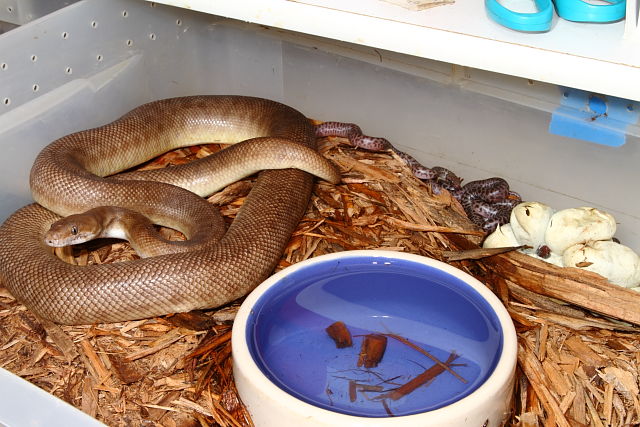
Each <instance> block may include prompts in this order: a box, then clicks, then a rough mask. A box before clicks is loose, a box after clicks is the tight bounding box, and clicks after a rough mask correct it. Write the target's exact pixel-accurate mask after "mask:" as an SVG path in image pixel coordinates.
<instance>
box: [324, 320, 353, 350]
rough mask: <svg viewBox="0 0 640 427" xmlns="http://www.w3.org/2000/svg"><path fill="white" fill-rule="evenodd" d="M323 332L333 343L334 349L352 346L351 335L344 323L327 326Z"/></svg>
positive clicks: (338, 322)
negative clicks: (325, 332) (334, 344)
mask: <svg viewBox="0 0 640 427" xmlns="http://www.w3.org/2000/svg"><path fill="white" fill-rule="evenodd" d="M325 331H327V334H328V335H329V336H330V337H331V339H333V341H335V343H336V348H345V347H351V346H352V345H353V341H352V339H351V333H350V332H349V329H348V328H347V325H345V324H344V322H340V321H337V322H334V323H332V324H331V325H329V326H328V327H327V328H326V329H325Z"/></svg>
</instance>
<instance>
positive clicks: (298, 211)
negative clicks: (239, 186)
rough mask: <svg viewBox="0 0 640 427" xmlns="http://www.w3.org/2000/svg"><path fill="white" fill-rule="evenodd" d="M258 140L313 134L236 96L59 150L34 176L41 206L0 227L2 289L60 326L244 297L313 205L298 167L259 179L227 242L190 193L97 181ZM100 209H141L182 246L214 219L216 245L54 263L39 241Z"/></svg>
mask: <svg viewBox="0 0 640 427" xmlns="http://www.w3.org/2000/svg"><path fill="white" fill-rule="evenodd" d="M261 136H268V137H275V138H285V139H288V140H292V141H295V142H296V143H299V144H302V145H305V146H307V147H310V148H312V149H315V137H314V130H313V127H312V126H311V124H310V123H309V122H308V120H307V119H306V118H305V117H304V116H303V115H302V114H300V113H299V112H297V111H296V110H294V109H292V108H290V107H287V106H285V105H282V104H279V103H276V102H273V101H268V100H264V99H259V98H246V97H236V96H195V97H185V98H173V99H168V100H161V101H156V102H152V103H149V104H145V105H143V106H141V107H138V108H137V109H135V110H133V111H132V112H131V113H129V114H127V115H125V116H123V117H122V118H121V119H118V120H116V121H115V122H112V123H110V124H108V125H105V126H102V127H99V128H96V129H91V130H87V131H82V132H78V133H75V134H71V135H68V136H66V137H63V138H61V139H59V140H57V141H55V142H54V143H52V144H51V145H49V146H48V147H46V148H45V149H44V150H43V151H42V153H41V154H40V155H39V156H38V158H37V159H36V161H35V163H34V166H33V169H32V172H31V188H32V193H33V196H34V199H35V200H36V201H37V202H38V203H39V204H32V205H29V206H26V207H24V208H22V209H20V210H19V211H17V212H16V213H15V214H13V215H12V216H11V217H10V218H9V219H8V220H7V221H6V222H5V223H4V224H3V225H2V226H1V227H0V245H1V246H0V279H1V280H2V284H3V285H4V286H5V287H6V288H7V289H8V290H9V291H10V292H11V293H12V294H13V295H14V296H15V297H16V298H17V299H18V300H19V301H21V302H22V303H23V304H25V305H26V306H27V307H28V308H29V309H30V310H32V311H33V312H35V313H36V314H38V315H40V316H41V317H44V318H47V319H50V320H53V321H55V322H58V323H64V324H87V323H95V322H114V321H123V320H130V319H139V318H145V317H152V316H158V315H163V314H167V313H173V312H182V311H188V310H193V309H203V308H211V307H216V306H219V305H222V304H225V303H227V302H230V301H232V300H234V299H237V298H239V297H241V296H243V295H245V294H246V293H248V292H249V291H250V290H252V289H253V287H255V286H256V285H257V284H259V283H260V282H261V281H262V280H264V279H265V278H266V277H267V276H268V275H269V274H270V273H271V272H272V271H273V269H274V267H275V265H276V264H277V262H278V260H279V259H280V257H281V254H282V251H283V250H284V247H285V245H286V244H287V242H288V239H289V238H290V236H291V233H292V232H293V230H294V228H295V227H296V225H297V223H298V221H299V220H300V218H301V216H302V215H303V213H304V211H305V209H306V206H307V203H308V201H309V197H310V192H311V187H312V182H313V178H312V176H311V175H309V174H308V173H306V172H303V171H300V170H296V169H283V170H267V171H263V172H261V173H260V175H259V177H258V179H257V182H256V184H255V186H254V187H253V189H252V190H251V192H250V194H249V196H248V197H247V200H246V201H245V203H244V204H243V206H242V209H241V210H240V212H239V213H238V215H237V216H236V219H235V220H234V222H233V223H232V225H231V226H230V227H229V229H228V230H226V232H225V230H224V224H223V221H222V219H221V217H220V215H219V213H218V212H217V210H216V209H215V208H214V207H212V206H211V205H210V204H209V203H207V202H206V200H205V199H202V198H201V197H198V196H196V195H194V194H193V193H191V192H190V191H186V190H183V189H181V188H179V187H175V186H173V185H168V184H163V183H158V182H151V181H140V182H132V181H123V180H118V179H112V178H102V177H103V176H107V175H111V174H113V173H116V172H120V171H122V170H126V169H128V168H130V167H132V166H134V165H136V164H139V163H141V162H143V161H146V160H148V159H149V158H151V157H154V156H157V155H158V154H161V153H162V152H165V151H167V150H169V149H172V148H175V147H177V146H185V145H192V144H194V143H198V142H236V141H239V140H245V139H248V138H254V137H261ZM171 169H175V170H176V171H177V173H178V175H180V176H178V177H177V178H176V180H177V181H178V183H179V185H185V186H188V184H184V182H190V181H198V182H199V183H198V184H197V185H202V182H201V181H202V178H196V177H190V176H189V175H190V174H194V173H195V172H194V171H193V170H192V169H189V168H183V169H179V167H176V168H171ZM172 172H173V171H172ZM198 173H199V172H198ZM191 178H193V180H191ZM154 179H155V178H154ZM207 191H208V190H206V189H205V190H198V192H199V193H206V192H207ZM41 205H42V206H45V207H46V208H47V209H45V208H44V207H42V206H41ZM101 205H114V206H122V207H125V208H129V209H132V210H136V211H139V212H141V213H143V214H145V215H147V216H149V217H150V218H151V219H152V220H153V221H154V222H156V223H158V224H162V225H168V226H171V227H174V228H177V229H179V230H180V231H183V232H184V233H185V234H186V235H187V236H189V237H191V236H193V235H194V234H197V233H198V232H199V231H198V227H197V226H198V225H197V224H196V225H194V224H193V223H192V222H191V221H190V220H189V219H188V218H191V217H193V216H196V217H202V216H206V217H209V218H212V219H210V220H207V221H210V223H207V224H205V225H206V226H207V227H211V228H212V229H213V230H214V231H213V234H214V235H215V236H216V240H217V239H218V237H219V238H220V239H219V241H216V242H215V243H213V244H210V245H205V246H204V247H202V248H200V249H197V250H195V251H191V252H184V253H175V254H169V255H161V256H157V257H151V258H144V259H139V260H135V261H132V262H123V263H115V264H100V265H89V266H85V267H78V266H72V265H69V264H67V263H65V262H63V261H61V260H60V259H58V258H57V257H56V256H55V255H53V254H52V251H51V250H50V248H48V247H47V246H45V245H44V243H43V236H44V234H45V232H46V231H47V230H48V229H49V226H50V225H51V224H52V223H53V222H54V221H56V220H57V219H59V218H60V217H59V215H69V214H74V213H79V212H83V211H85V210H88V209H90V208H92V207H95V206H101ZM52 211H54V212H55V213H53V212H52ZM212 213H213V215H211V214H212ZM175 218H178V221H177V222H176V220H175ZM200 226H202V224H200Z"/></svg>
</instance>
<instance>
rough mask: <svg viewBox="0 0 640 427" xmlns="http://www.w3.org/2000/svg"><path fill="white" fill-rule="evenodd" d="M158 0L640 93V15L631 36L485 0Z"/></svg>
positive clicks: (566, 82)
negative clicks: (497, 16) (532, 25)
mask: <svg viewBox="0 0 640 427" xmlns="http://www.w3.org/2000/svg"><path fill="white" fill-rule="evenodd" d="M629 1H630V2H633V4H634V5H635V2H634V0H629ZM156 3H164V4H168V5H173V6H177V7H183V8H188V9H192V10H197V11H201V12H206V13H210V14H214V15H219V16H224V17H228V18H234V19H239V20H243V21H248V22H253V23H257V24H262V25H268V26H272V27H277V28H283V29H287V30H292V31H297V32H301V33H306V34H313V35H317V36H322V37H327V38H331V39H336V40H342V41H346V42H351V43H356V44H361V45H367V46H371V47H375V48H379V49H385V50H390V51H395V52H400V53H405V54H409V55H414V56H418V57H423V58H430V59H435V60H439V61H444V62H450V63H453V64H459V65H463V66H469V67H473V68H479V69H484V70H489V71H494V72H498V73H502V74H509V75H514V76H519V77H524V78H527V79H531V80H538V81H543V82H549V83H553V84H558V85H562V86H568V87H574V88H578V89H583V90H587V91H592V92H597V93H602V94H607V95H613V96H618V97H622V98H627V99H633V100H636V101H637V100H640V84H638V82H639V81H640V40H639V38H638V37H637V31H636V28H635V22H634V23H633V24H632V25H627V27H628V28H627V31H626V37H625V23H626V22H625V21H621V22H616V23H613V24H581V23H573V22H568V21H565V20H562V19H559V18H558V17H557V16H555V17H554V22H553V26H552V29H551V31H549V32H547V33H534V34H531V33H521V32H517V31H512V30H509V29H507V28H504V27H501V26H500V25H498V24H496V23H495V22H493V21H491V20H490V19H489V18H488V16H487V15H486V12H485V10H484V2H483V1H481V0H456V3H455V4H452V5H446V6H440V7H435V8H432V9H427V10H424V11H420V12H416V11H409V10H406V9H403V8H401V7H399V6H395V5H392V4H389V3H385V2H383V1H380V0H351V1H348V2H346V1H343V0H216V1H211V0H161V1H159V2H156ZM630 24H631V21H630Z"/></svg>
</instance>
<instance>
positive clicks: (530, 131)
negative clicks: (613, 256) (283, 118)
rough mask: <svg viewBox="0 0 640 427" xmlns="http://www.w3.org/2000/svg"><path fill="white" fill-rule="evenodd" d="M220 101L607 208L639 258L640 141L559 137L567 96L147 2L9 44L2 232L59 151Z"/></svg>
mask: <svg viewBox="0 0 640 427" xmlns="http://www.w3.org/2000/svg"><path fill="white" fill-rule="evenodd" d="M483 82H484V83H483ZM486 82H489V84H485V83H486ZM527 85H528V86H529V87H525V86H527ZM216 93H218V94H245V95H253V96H262V97H267V98H272V99H275V100H279V101H282V102H285V103H287V104H289V105H291V106H293V107H295V108H297V109H299V110H301V111H302V112H303V113H305V114H306V115H307V116H308V117H312V118H316V119H320V120H338V121H352V122H356V123H358V124H359V125H360V126H361V127H362V128H363V129H364V130H365V131H366V132H367V133H369V134H372V135H379V136H385V137H387V138H388V139H390V140H391V141H392V142H393V143H394V144H395V145H396V146H398V147H399V148H401V149H403V150H406V151H408V152H409V153H411V154H413V155H414V156H415V157H417V158H418V159H419V160H420V161H422V162H423V163H425V164H426V165H431V166H433V165H441V166H445V167H449V168H451V169H452V170H454V171H455V172H456V173H458V174H459V175H460V176H462V177H464V178H465V180H466V181H470V180H473V179H479V178H486V177H489V176H502V177H504V178H506V179H507V180H508V181H509V182H510V183H511V186H512V187H513V189H514V190H516V191H518V192H519V193H521V194H522V196H523V197H524V198H525V199H527V200H539V201H543V202H545V203H548V204H550V205H552V206H554V207H557V208H563V207H571V206H584V205H591V206H596V207H601V208H605V209H607V210H608V211H610V212H611V213H612V214H613V215H614V216H615V217H616V219H617V220H618V222H619V232H618V235H619V236H620V238H621V240H622V241H623V243H625V244H627V245H629V246H631V247H633V248H634V249H635V250H640V199H639V198H638V197H634V195H635V194H636V193H637V190H635V188H634V187H635V183H637V182H638V180H639V178H640V172H639V171H638V169H637V165H638V164H640V144H639V141H638V138H637V137H635V136H630V137H627V142H626V144H624V145H622V146H621V147H617V148H616V147H607V146H602V145H597V144H593V143H588V142H584V141H580V140H575V139H570V138H566V137H561V136H556V135H552V134H550V133H549V131H548V128H549V121H550V118H551V114H550V112H549V111H548V110H549V108H546V109H545V108H542V107H541V106H540V105H541V104H544V102H542V103H541V102H539V99H545V100H547V101H545V102H547V104H548V103H549V102H550V101H548V100H553V99H555V98H559V97H560V96H561V89H558V88H556V87H553V86H550V85H545V84H537V83H536V82H530V83H527V81H526V80H522V81H520V79H515V80H514V79H513V78H510V77H505V76H501V75H498V74H490V73H486V72H484V73H483V72H477V73H476V72H475V71H474V70H466V71H463V72H462V74H461V70H460V69H459V68H456V67H454V66H451V65H449V64H445V63H441V62H435V61H429V60H426V59H419V58H415V57H410V56H405V55H401V54H395V53H391V52H385V51H379V50H375V49H371V48H365V47H362V46H356V45H349V44H345V43H339V42H334V41H331V40H327V39H320V38H316V37H311V36H305V35H300V34H296V33H291V32H286V31H281V30H274V29H268V28H264V27H262V26H258V25H251V24H245V23H241V22H238V21H234V20H229V19H226V18H219V17H215V16H212V15H206V14H200V13H197V12H192V11H188V10H184V9H177V8H172V7H167V6H162V5H155V4H152V3H146V2H143V1H140V0H113V1H100V0H85V1H83V2H79V3H75V4H72V5H71V6H69V7H67V8H65V9H62V10H59V11H57V12H54V13H52V14H50V15H47V16H45V17H43V18H41V19H38V20H36V21H33V22H31V23H29V24H27V25H24V26H21V27H19V28H17V29H14V30H12V31H9V32H7V33H5V34H3V35H2V36H0V148H1V149H2V152H3V154H4V155H3V156H2V157H0V221H1V220H4V219H5V218H6V217H7V216H8V215H9V214H10V213H11V212H13V211H14V210H15V209H17V208H18V207H20V206H21V205H23V204H26V203H29V202H30V201H31V198H30V195H29V190H28V176H29V169H30V167H31V163H32V161H33V159H34V158H35V156H36V154H37V152H38V151H39V150H40V149H41V148H42V147H43V146H44V145H46V144H47V143H49V142H51V141H52V140H54V139H55V138H58V137H60V136H63V135H65V134H68V133H70V132H73V131H77V130H81V129H86V128H89V127H94V126H98V125H101V124H104V123H106V122H109V121H111V120H113V119H115V118H117V117H118V116H120V115H122V114H123V113H125V112H127V111H128V110H130V109H131V108H133V107H135V106H137V105H139V104H141V103H144V102H147V101H151V100H154V99H158V98H164V97H170V96H181V95H191V94H216ZM522 94H525V95H522ZM538 94H539V95H540V96H537V95H538ZM536 99H537V101H536ZM531 100H533V101H531Z"/></svg>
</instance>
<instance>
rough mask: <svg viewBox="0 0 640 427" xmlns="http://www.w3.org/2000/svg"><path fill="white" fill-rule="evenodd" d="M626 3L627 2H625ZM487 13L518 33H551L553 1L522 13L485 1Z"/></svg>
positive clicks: (543, 1)
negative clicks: (529, 11)
mask: <svg viewBox="0 0 640 427" xmlns="http://www.w3.org/2000/svg"><path fill="white" fill-rule="evenodd" d="M623 1H626V0H623ZM484 5H485V8H486V10H487V13H488V14H489V16H490V17H491V19H493V20H494V21H496V22H497V23H498V24H500V25H503V26H505V27H507V28H511V29H512V30H518V31H549V29H550V28H551V19H552V18H553V5H552V4H551V0H536V7H537V8H538V12H535V13H522V12H514V11H513V10H510V9H507V8H506V7H504V6H503V5H501V4H500V3H498V1H497V0H485V1H484Z"/></svg>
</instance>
